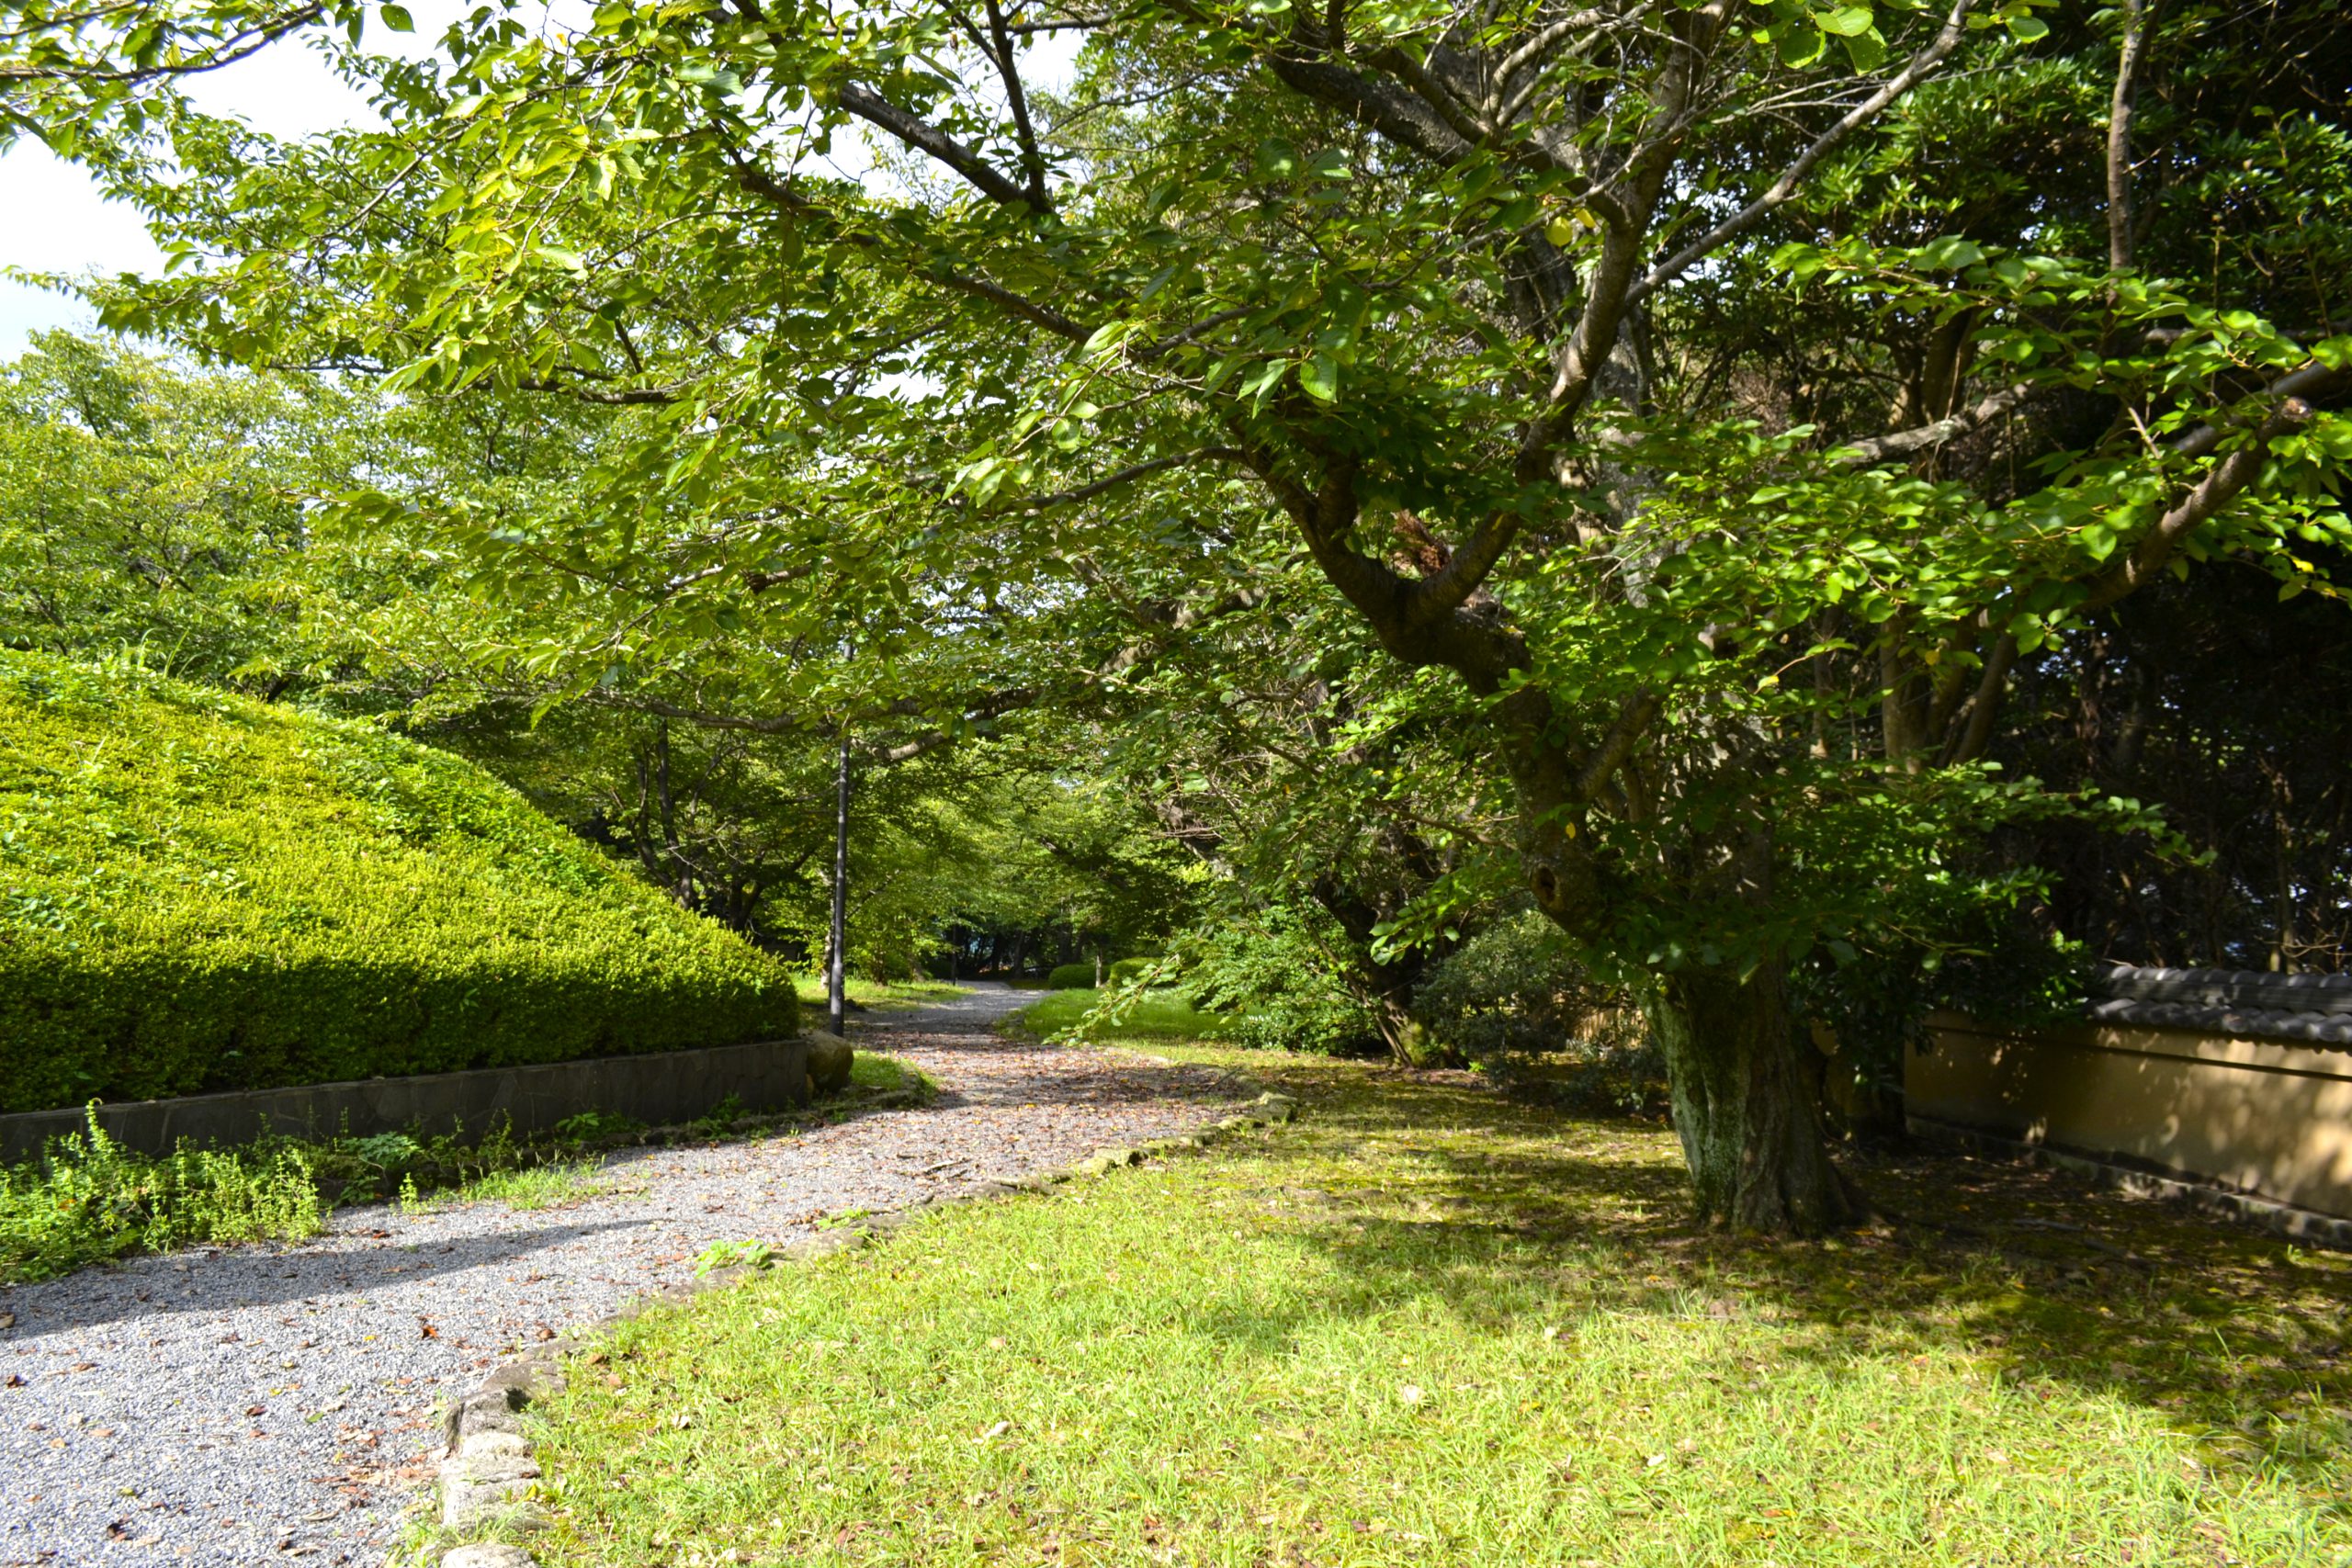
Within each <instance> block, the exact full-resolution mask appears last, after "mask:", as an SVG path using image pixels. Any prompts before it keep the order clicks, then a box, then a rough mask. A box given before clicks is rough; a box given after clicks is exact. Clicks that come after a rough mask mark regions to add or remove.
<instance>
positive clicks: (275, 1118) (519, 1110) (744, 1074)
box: [0, 1040, 809, 1162]
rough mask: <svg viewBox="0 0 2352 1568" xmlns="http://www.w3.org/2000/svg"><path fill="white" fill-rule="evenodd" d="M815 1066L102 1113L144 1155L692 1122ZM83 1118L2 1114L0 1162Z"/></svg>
mask: <svg viewBox="0 0 2352 1568" xmlns="http://www.w3.org/2000/svg"><path fill="white" fill-rule="evenodd" d="M729 1095H733V1096H734V1097H735V1098H736V1099H737V1100H741V1102H742V1105H743V1109H744V1110H745V1111H751V1112H754V1113H757V1112H766V1111H784V1110H788V1109H790V1108H791V1107H794V1106H799V1105H806V1104H808V1103H809V1044H808V1043H807V1042H805V1041H800V1040H772V1041H763V1042H759V1043H752V1044H748V1045H713V1046H707V1047H705V1048H704V1049H701V1050H695V1051H662V1052H654V1053H649V1054H647V1055H636V1056H597V1057H593V1058H590V1059H588V1060H585V1061H578V1062H540V1063H534V1064H532V1065H530V1066H516V1067H480V1068H476V1069H474V1070H472V1071H469V1072H462V1073H428V1074H423V1075H420V1076H418V1077H398V1078H368V1079H365V1080H362V1081H360V1082H357V1083H326V1084H306V1085H302V1086H300V1087H297V1088H293V1089H244V1090H240V1091H237V1092H235V1093H231V1094H198V1095H190V1096H187V1097H186V1098H183V1099H178V1100H128V1101H125V1102H123V1103H121V1104H119V1105H101V1106H99V1107H98V1124H99V1125H100V1126H102V1127H104V1128H105V1129H106V1131H107V1135H108V1136H109V1137H112V1138H114V1139H116V1140H118V1141H119V1142H120V1143H122V1144H124V1145H128V1146H130V1147H131V1148H134V1149H137V1150H140V1151H141V1152H142V1153H146V1154H165V1153H168V1152H169V1151H170V1150H171V1149H172V1148H173V1146H174V1145H176V1144H177V1143H178V1142H179V1140H180V1139H182V1138H193V1139H195V1140H197V1141H198V1142H210V1143H220V1144H241V1143H244V1142H247V1141H249V1140H251V1139H253V1138H255V1137H259V1136H261V1135H263V1134H270V1133H280V1134H294V1135H298V1136H332V1135H334V1134H340V1133H349V1134H353V1135H354V1136H358V1137H366V1136H368V1134H375V1133H391V1132H403V1131H407V1130H409V1129H412V1128H419V1129H422V1130H423V1132H424V1134H426V1135H427V1136H431V1135H435V1134H443V1133H456V1132H460V1131H469V1132H481V1131H484V1130H486V1129H488V1128H489V1127H491V1126H492V1125H494V1124H496V1123H497V1122H499V1121H500V1120H501V1119H502V1118H503V1119H505V1120H508V1121H511V1122H512V1124H513V1126H514V1128H515V1131H516V1132H518V1133H533V1132H540V1131H544V1130H545V1129H547V1128H549V1127H552V1126H554V1125H555V1124H556V1123H557V1122H560V1121H562V1120H563V1119H564V1118H565V1117H567V1116H576V1115H578V1114H579V1113H580V1112H582V1111H614V1112H618V1113H620V1114H623V1115H627V1116H633V1117H635V1118H636V1119H637V1120H639V1121H640V1122H653V1123H656V1124H659V1123H662V1122H685V1121H691V1120H693V1119H694V1118H695V1117H696V1116H700V1115H702V1114H704V1113H705V1112H707V1111H709V1110H710V1109H711V1107H713V1106H715V1105H717V1104H718V1102H719V1101H721V1100H725V1099H726V1098H727V1097H728V1096H729ZM83 1122H84V1115H83V1112H82V1111H78V1110H74V1111H22V1112H18V1113H17V1114H14V1115H8V1116H0V1162H6V1161H17V1160H24V1159H29V1158H31V1157H33V1156H36V1155H38V1154H39V1153H40V1149H41V1145H43V1144H45V1143H46V1142H47V1141H48V1140H49V1139H51V1138H52V1137H56V1136H58V1135H60V1134H65V1133H77V1132H79V1131H81V1130H82V1126H83Z"/></svg>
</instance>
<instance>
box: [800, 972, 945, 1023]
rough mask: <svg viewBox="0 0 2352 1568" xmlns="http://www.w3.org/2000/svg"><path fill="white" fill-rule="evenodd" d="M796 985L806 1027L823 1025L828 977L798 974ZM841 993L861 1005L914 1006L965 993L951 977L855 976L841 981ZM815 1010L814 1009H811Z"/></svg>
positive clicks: (802, 1020)
mask: <svg viewBox="0 0 2352 1568" xmlns="http://www.w3.org/2000/svg"><path fill="white" fill-rule="evenodd" d="M792 984H793V988H794V989H795V990H796V991H797V992H798V993H799V997H800V1002H801V1015H802V1016H801V1023H802V1025H803V1026H804V1027H806V1028H809V1029H816V1028H820V1027H822V1025H823V1023H824V1020H825V1013H824V1009H825V999H826V991H825V977H824V976H822V975H796V976H793V978H792ZM842 993H843V994H844V995H846V996H847V997H848V998H849V999H850V1000H851V1001H854V1002H855V1003H856V1004H857V1005H858V1006H859V1007H862V1008H880V1009H885V1010H888V1009H892V1008H913V1007H921V1006H922V1005H923V1004H924V1003H926V1002H944V1001H950V1000H953V999H954V998H956V997H960V996H962V995H963V994H964V987H961V986H958V985H956V983H955V982H953V981H951V980H862V979H859V978H858V977H856V976H851V977H850V978H849V979H848V980H847V981H845V982H844V983H843V984H842ZM811 1009H814V1011H811Z"/></svg>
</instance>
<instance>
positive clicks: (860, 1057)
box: [849, 1046, 939, 1100]
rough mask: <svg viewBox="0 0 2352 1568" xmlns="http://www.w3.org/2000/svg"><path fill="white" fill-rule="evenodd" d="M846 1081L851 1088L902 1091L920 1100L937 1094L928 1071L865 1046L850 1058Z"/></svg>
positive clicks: (885, 1091) (883, 1091) (936, 1088)
mask: <svg viewBox="0 0 2352 1568" xmlns="http://www.w3.org/2000/svg"><path fill="white" fill-rule="evenodd" d="M849 1082H850V1087H851V1088H852V1089H875V1090H877V1091H880V1092H882V1093H886V1094H887V1093H888V1092H890V1091H891V1090H894V1089H897V1090H904V1091H906V1092H909V1093H911V1094H913V1095H914V1096H915V1097H916V1098H917V1099H918V1100H932V1099H933V1098H935V1097H936V1096H937V1095H938V1093H939V1085H938V1083H937V1082H936V1081H935V1080H934V1079H933V1077H932V1076H931V1075H930V1074H929V1073H926V1072H924V1071H923V1070H922V1068H921V1067H918V1066H914V1065H913V1064H912V1063H910V1062H901V1061H899V1059H898V1058H897V1057H895V1056H887V1055H877V1054H876V1053H874V1052H872V1051H868V1050H866V1049H865V1047H863V1046H860V1047H859V1048H858V1052H857V1055H855V1056H854V1057H853V1058H852V1059H851V1061H850V1066H849Z"/></svg>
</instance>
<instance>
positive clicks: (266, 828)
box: [0, 654, 797, 1111]
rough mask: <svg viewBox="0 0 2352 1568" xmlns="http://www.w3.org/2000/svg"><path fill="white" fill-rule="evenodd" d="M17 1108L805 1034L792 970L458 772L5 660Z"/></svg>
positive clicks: (7, 1002)
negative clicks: (789, 972) (799, 1027)
mask: <svg viewBox="0 0 2352 1568" xmlns="http://www.w3.org/2000/svg"><path fill="white" fill-rule="evenodd" d="M0 737H5V743H4V744H0V843H5V844H6V851H7V858H6V878H5V886H0V900H5V902H0V1039H5V1040H6V1042H7V1047H8V1048H7V1051H6V1055H5V1058H0V1109H6V1110H12V1111H13V1110H25V1109H29V1108H34V1107H41V1106H55V1105H68V1104H73V1103H75V1102H77V1101H79V1100H85V1099H88V1098H91V1097H93V1096H96V1097H103V1098H107V1099H138V1098H146V1097H152V1096H159V1095H169V1094H181V1093H188V1092H192V1091H196V1090H200V1089H233V1088H248V1087H254V1086H262V1085H271V1084H286V1083H302V1082H320V1081H327V1080H334V1079H344V1078H359V1077H372V1076H376V1075H379V1074H381V1075H390V1074H399V1073H414V1072H434V1071H443V1070H448V1069H453V1068H460V1067H469V1066H492V1065H503V1064H509V1063H517V1062H540V1061H555V1060H561V1059H564V1058H567V1057H575V1056H587V1055H602V1054H608V1053H626V1052H635V1051H650V1050H662V1049H666V1048H672V1047H680V1046H691V1045H708V1044H720V1043H732V1042H736V1041H742V1040H752V1039H760V1038H768V1037H773V1036H776V1035H782V1034H789V1033H792V1032H794V1031H795V1029H796V1028H797V1002H796V999H795V998H794V995H793V991H792V987H791V986H790V985H789V983H788V981H787V979H786V976H785V975H784V974H783V972H782V971H781V969H780V968H778V967H777V966H776V965H775V964H774V962H773V961H772V960H770V959H768V958H766V957H765V956H763V955H762V954H761V953H757V952H755V951H753V950H752V948H750V947H749V946H747V945H746V944H744V943H743V942H741V941H740V940H739V939H737V938H736V937H734V936H732V935H731V934H729V932H727V931H724V930H722V929H721V928H719V927H718V926H717V925H715V924H713V923H711V922H709V921H707V920H703V919H698V918H696V917H695V916H692V915H689V914H685V913H683V912H681V911H680V910H678V909H677V908H674V907H673V906H672V905H671V904H669V903H668V902H666V901H665V900H664V899H662V897H661V896H660V895H659V894H658V893H656V892H655V891H654V890H652V889H651V888H650V887H647V886H644V885H643V884H642V883H640V882H639V881H638V880H636V879H635V878H634V877H632V876H631V875H630V874H628V873H627V872H626V871H625V870H623V869H622V868H621V867H619V866H617V865H616V864H614V863H611V862H609V861H607V860H606V859H605V857H603V856H601V855H600V854H598V853H597V852H595V851H594V849H592V848H591V847H589V846H588V845H586V844H584V843H582V842H580V841H578V840H576V839H573V838H572V837H571V836H570V835H568V834H566V833H564V832H563V831H562V830H561V829H559V828H557V827H556V826H555V825H554V824H552V823H550V822H548V820H547V819H546V818H543V817H541V816H540V815H539V814H538V813H537V812H536V811H535V810H533V809H532V808H531V807H530V806H529V805H528V804H527V803H526V802H525V801H524V800H523V799H522V798H521V797H519V796H518V795H515V793H514V792H513V791H511V790H510V789H507V788H505V787H504V786H503V785H500V784H497V783H495V782H494V781H492V779H490V778H488V777H486V776H485V775H484V774H483V773H481V771H480V770H478V769H476V768H475V767H473V766H471V765H470V764H469V763H466V762H464V761H460V760H458V759H457V758H454V757H451V756H448V755H446V754H444V753H441V752H437V751H434V750H428V749H426V748H424V747H420V746H417V745H415V744H413V743H412V742H408V741H404V740H401V739H395V738H390V737H387V736H384V735H382V734H379V733H378V732H376V731H375V730H373V729H371V728H368V727H366V726H363V725H360V724H357V723H355V722H351V721H336V720H329V719H322V718H318V717H314V716H308V715H305V714H302V713H300V712H296V711H292V710H289V709H286V708H280V707H272V706H269V705H265V704H262V703H260V702H257V701H254V700H252V699H249V698H243V697H236V696H231V695H225V694H219V693H216V692H213V691H210V690H208V689H205V688H201V687H198V686H193V685H189V684H186V683H182V682H175V681H170V680H166V679H162V678H157V677H153V676H150V675H146V674H144V673H143V672H141V671H139V670H138V669H136V668H135V667H131V666H129V665H115V666H111V667H106V668H94V667H88V666H81V665H74V664H70V663H67V662H64V661H62V660H55V659H51V658H47V657H42V656H36V655H25V654H6V655H0Z"/></svg>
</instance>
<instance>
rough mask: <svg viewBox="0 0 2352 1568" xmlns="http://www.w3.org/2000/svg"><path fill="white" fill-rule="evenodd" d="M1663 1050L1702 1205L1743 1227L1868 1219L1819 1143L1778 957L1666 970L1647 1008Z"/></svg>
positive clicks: (1815, 1110)
mask: <svg viewBox="0 0 2352 1568" xmlns="http://www.w3.org/2000/svg"><path fill="white" fill-rule="evenodd" d="M1644 1010H1645V1012H1646V1013H1647V1014H1648V1016H1649V1021H1650V1028H1651V1031H1652V1032H1653V1033H1654V1034H1655V1035H1656V1037H1657V1043H1658V1048H1659V1050H1660V1051H1661V1052H1663V1053H1664V1055H1665V1056H1666V1068H1667V1076H1668V1083H1669V1086H1670V1088H1671V1089H1672V1091H1673V1100H1674V1130H1675V1131H1676V1132H1677V1133H1678V1134H1680V1135H1681V1138H1682V1152H1683V1156H1684V1157H1685V1158H1686V1159H1687V1160H1688V1162H1689V1164H1690V1167H1691V1182H1692V1183H1693V1185H1694V1186H1695V1187H1696V1189H1697V1192H1698V1202H1699V1211H1700V1213H1701V1214H1702V1215H1703V1216H1704V1217H1705V1219H1706V1220H1707V1221H1708V1222H1709V1223H1710V1224H1717V1225H1722V1226H1725V1227H1727V1228H1729V1229H1732V1230H1736V1231H1758V1232H1764V1233H1768V1234H1772V1235H1819V1234H1821V1233H1822V1232H1823V1231H1826V1230H1829V1229H1832V1228H1834V1227H1836V1226H1838V1225H1843V1224H1852V1223H1854V1222H1855V1221H1856V1220H1858V1219H1860V1218H1861V1217H1862V1206H1861V1205H1860V1203H1859V1202H1858V1201H1856V1199H1855V1196H1854V1194H1853V1192H1852V1190H1851V1189H1849V1187H1848V1186H1847V1184H1846V1181H1845V1179H1844V1178H1843V1177H1841V1176H1840V1175H1839V1174H1838V1169H1837V1168H1836V1167H1835V1166H1833V1165H1831V1164H1830V1163H1829V1154H1828V1149H1827V1147H1826V1144H1825V1143H1824V1141H1823V1136H1822V1126H1821V1109H1820V1104H1819V1101H1818V1100H1817V1098H1816V1095H1815V1087H1814V1082H1813V1075H1812V1074H1811V1073H1810V1072H1808V1070H1807V1069H1808V1067H1809V1066H1810V1065H1811V1064H1809V1063H1807V1062H1806V1061H1805V1060H1804V1056H1803V1055H1801V1051H1802V1049H1803V1043H1802V1042H1801V1041H1800V1040H1799V1039H1798V1038H1797V1034H1796V1030H1795V1027H1794V1021H1793V1020H1792V1018H1791V1017H1790V1016H1789V1009H1788V998H1787V993H1786V990H1785V988H1784V986H1783V984H1782V980H1781V971H1780V969H1779V967H1778V966H1777V965H1771V964H1767V965H1765V966H1764V967H1762V968H1760V969H1758V971H1757V972H1756V973H1755V974H1753V975H1751V976H1749V977H1748V978H1747V980H1746V981H1742V980H1740V979H1739V978H1738V977H1737V976H1733V975H1730V974H1727V973H1724V972H1723V971H1720V970H1690V971H1685V972H1683V973H1679V974H1675V975H1669V976H1665V977H1664V978H1663V979H1662V981H1661V982H1660V983H1659V985H1658V986H1657V988H1656V990H1654V991H1653V992H1652V994H1651V996H1650V997H1649V998H1648V1000H1647V1001H1646V1002H1645V1005H1644Z"/></svg>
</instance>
